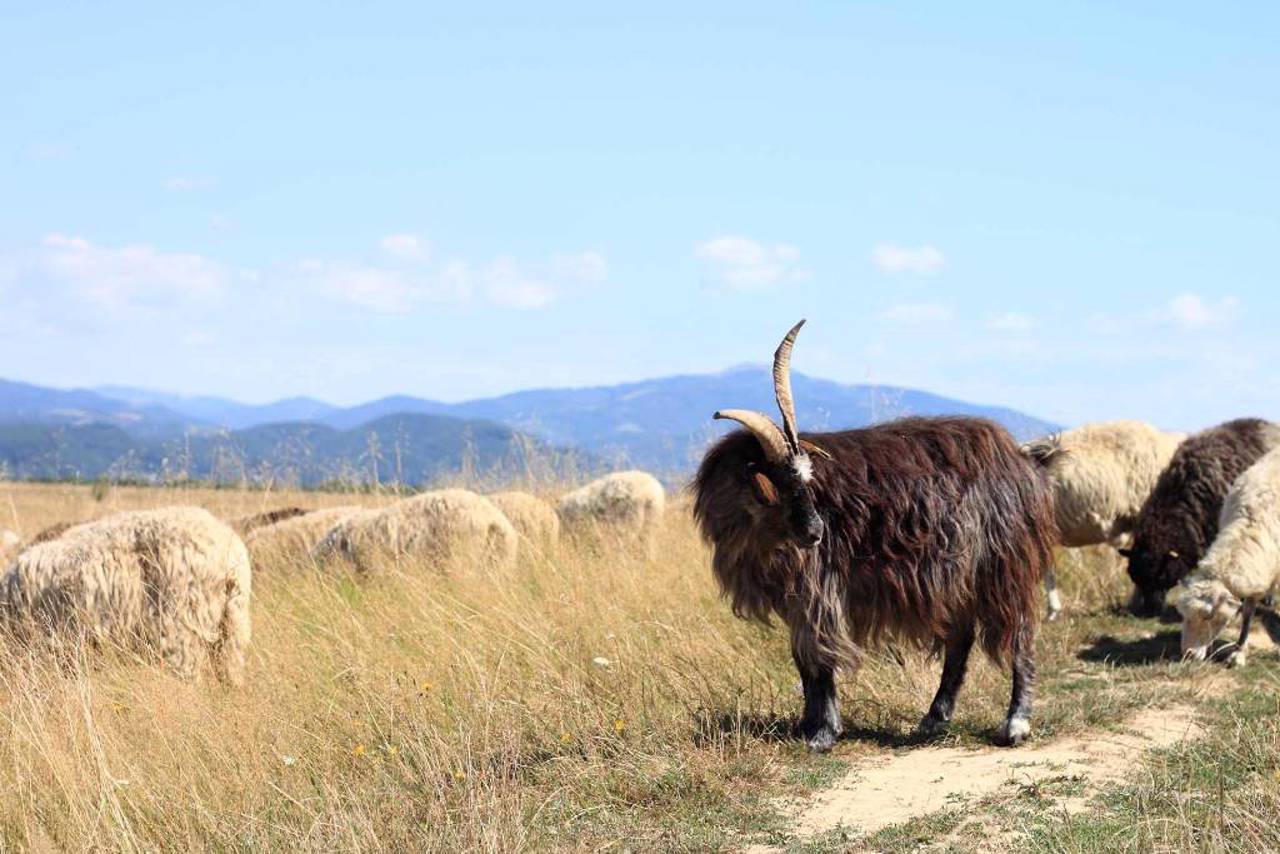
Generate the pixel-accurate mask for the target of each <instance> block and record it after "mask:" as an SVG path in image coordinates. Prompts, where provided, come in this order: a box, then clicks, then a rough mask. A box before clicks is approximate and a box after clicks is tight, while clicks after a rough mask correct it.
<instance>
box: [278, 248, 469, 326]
mask: <svg viewBox="0 0 1280 854" xmlns="http://www.w3.org/2000/svg"><path fill="white" fill-rule="evenodd" d="M298 270H299V271H300V272H301V273H302V274H303V276H304V278H306V279H309V280H311V281H312V282H314V283H316V284H317V285H318V286H319V287H320V289H321V290H322V291H323V292H324V293H325V294H326V295H328V296H329V297H330V298H331V299H335V300H338V301H339V302H346V303H350V304H351V305H355V306H359V307H361V308H366V309H369V310H370V311H375V312H378V313H379V314H408V313H410V312H411V311H413V310H414V309H415V308H417V307H418V306H419V305H421V304H424V303H444V302H465V301H466V300H467V299H468V298H469V297H470V296H471V284H470V281H469V276H468V275H467V272H466V269H465V266H463V267H459V266H454V265H446V266H445V267H443V268H441V269H440V270H439V271H418V270H403V269H399V268H395V267H379V266H374V265H367V264H352V263H347V262H344V261H319V260H314V259H309V260H304V261H301V262H299V264H298Z"/></svg>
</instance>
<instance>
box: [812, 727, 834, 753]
mask: <svg viewBox="0 0 1280 854" xmlns="http://www.w3.org/2000/svg"><path fill="white" fill-rule="evenodd" d="M804 745H805V747H807V748H809V752H810V753H826V752H827V751H829V750H830V749H831V748H833V747H835V746H836V731H835V730H834V729H832V728H831V727H829V726H824V727H820V728H819V729H818V731H817V732H813V733H809V734H806V735H805V736H804Z"/></svg>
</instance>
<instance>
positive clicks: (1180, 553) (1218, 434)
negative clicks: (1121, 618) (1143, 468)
mask: <svg viewBox="0 0 1280 854" xmlns="http://www.w3.org/2000/svg"><path fill="white" fill-rule="evenodd" d="M1278 445H1280V425H1276V424H1272V423H1271V422H1269V421H1262V420H1260V419H1257V418H1242V419H1239V420H1237V421H1228V422H1227V423H1225V424H1220V425H1219V426H1217V427H1213V428H1210V429H1208V430H1203V431H1201V432H1199V433H1196V434H1195V435H1194V436H1192V437H1190V438H1189V439H1187V440H1185V441H1184V442H1183V443H1182V444H1181V445H1180V446H1178V450H1177V451H1175V452H1174V454H1173V458H1172V459H1171V460H1170V461H1169V465H1168V466H1167V467H1166V468H1165V470H1164V471H1163V472H1161V473H1160V477H1159V478H1158V479H1157V480H1156V485H1155V489H1154V490H1152V492H1151V495H1150V496H1148V498H1147V500H1146V502H1145V503H1144V504H1143V505H1142V510H1141V511H1140V512H1139V514H1138V519H1137V521H1136V522H1135V523H1134V530H1133V546H1132V547H1131V548H1129V549H1121V554H1123V555H1124V556H1125V557H1127V558H1128V559H1129V577H1130V578H1131V579H1132V580H1133V584H1134V593H1133V598H1132V599H1131V600H1130V603H1129V609H1130V610H1131V611H1133V613H1134V614H1137V615H1139V616H1154V615H1156V614H1159V613H1160V612H1161V611H1162V610H1163V609H1164V597H1165V593H1166V592H1167V591H1168V590H1169V588H1171V587H1173V586H1174V585H1175V584H1177V583H1178V582H1179V581H1181V580H1182V578H1183V577H1184V576H1186V574H1187V573H1188V572H1190V571H1191V569H1192V568H1193V567H1195V566H1196V564H1198V563H1199V562H1200V559H1201V558H1203V557H1204V553H1205V551H1206V550H1207V549H1208V548H1209V545H1210V543H1212V542H1213V539H1214V537H1215V536H1217V534H1218V516H1219V515H1220V514H1221V512H1222V502H1223V499H1224V498H1226V495H1227V490H1228V489H1230V488H1231V484H1232V482H1233V481H1235V479H1236V478H1237V477H1239V476H1240V474H1241V473H1243V472H1244V470H1245V469H1247V468H1249V466H1251V465H1253V464H1254V463H1255V462H1257V461H1258V459H1259V458H1260V457H1262V455H1263V454H1265V453H1266V452H1267V451H1269V450H1271V449H1272V448H1274V447H1276V446H1278Z"/></svg>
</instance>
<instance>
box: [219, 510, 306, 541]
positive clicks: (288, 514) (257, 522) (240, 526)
mask: <svg viewBox="0 0 1280 854" xmlns="http://www.w3.org/2000/svg"><path fill="white" fill-rule="evenodd" d="M310 512H311V511H310V510H308V509H307V508H305V507H281V508H279V509H278V510H268V511H266V512H265V513H257V514H254V515H253V516H242V517H240V518H239V519H236V520H235V521H233V522H232V523H231V527H232V528H234V529H235V531H236V533H238V534H240V536H242V537H243V536H244V535H246V534H248V533H249V532H250V531H256V530H257V529H258V528H265V527H267V526H268V525H274V524H275V523H276V522H283V521H284V520H285V519H293V518H294V517H296V516H305V515H307V514H308V513H310Z"/></svg>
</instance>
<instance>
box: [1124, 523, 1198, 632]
mask: <svg viewBox="0 0 1280 854" xmlns="http://www.w3.org/2000/svg"><path fill="white" fill-rule="evenodd" d="M1171 541H1174V538H1172V537H1170V536H1168V535H1166V534H1163V533H1162V534H1160V535H1157V536H1148V535H1147V534H1145V533H1139V534H1138V535H1137V536H1135V537H1134V541H1133V546H1132V547H1131V548H1127V549H1120V554H1121V555H1122V556H1124V557H1126V558H1128V561H1129V566H1128V569H1129V578H1130V579H1132V581H1133V586H1134V591H1133V598H1132V599H1130V600H1129V610H1130V611H1132V612H1133V613H1134V615H1135V616H1139V617H1156V616H1159V615H1160V613H1161V612H1162V611H1163V610H1164V600H1165V594H1166V593H1167V592H1168V591H1169V588H1171V587H1173V586H1174V585H1175V584H1177V583H1178V582H1179V581H1181V580H1182V579H1183V578H1184V577H1185V576H1186V574H1187V573H1188V572H1190V571H1191V570H1192V569H1193V568H1194V567H1195V563H1196V557H1195V556H1194V555H1192V554H1190V552H1191V551H1192V548H1193V547H1192V546H1190V545H1186V544H1183V545H1182V548H1174V547H1170V546H1169V545H1168V543H1169V542H1171Z"/></svg>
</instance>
